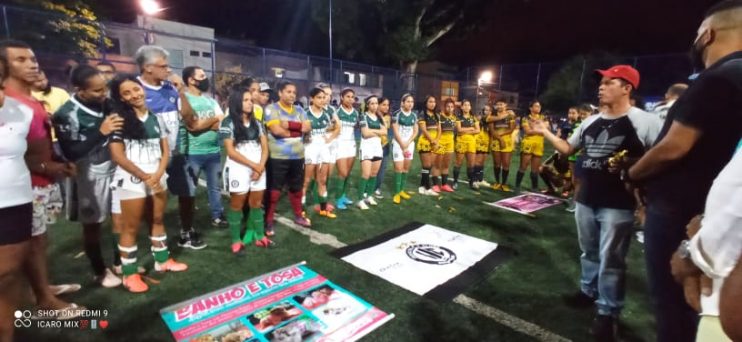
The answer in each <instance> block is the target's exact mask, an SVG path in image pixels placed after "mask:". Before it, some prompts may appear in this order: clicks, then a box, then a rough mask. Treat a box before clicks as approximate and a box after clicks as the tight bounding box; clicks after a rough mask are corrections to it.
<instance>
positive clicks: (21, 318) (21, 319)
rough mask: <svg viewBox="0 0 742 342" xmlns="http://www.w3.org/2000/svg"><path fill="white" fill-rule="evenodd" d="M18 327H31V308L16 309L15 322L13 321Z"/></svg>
mask: <svg viewBox="0 0 742 342" xmlns="http://www.w3.org/2000/svg"><path fill="white" fill-rule="evenodd" d="M13 324H14V325H15V327H16V328H29V327H31V310H23V311H21V310H16V311H15V322H13Z"/></svg>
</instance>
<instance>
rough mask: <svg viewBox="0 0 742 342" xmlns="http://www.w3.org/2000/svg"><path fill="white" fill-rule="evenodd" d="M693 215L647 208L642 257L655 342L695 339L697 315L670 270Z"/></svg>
mask: <svg viewBox="0 0 742 342" xmlns="http://www.w3.org/2000/svg"><path fill="white" fill-rule="evenodd" d="M650 203H651V202H650ZM693 216H694V214H692V213H680V212H677V211H674V212H673V211H670V210H662V208H656V207H654V208H653V207H652V205H650V206H649V207H648V208H647V215H646V221H645V224H644V257H645V258H646V263H647V279H648V281H649V292H650V294H651V296H652V300H653V305H654V315H655V319H656V321H657V341H658V342H684V341H688V342H691V341H695V339H696V330H697V327H698V313H697V312H695V311H694V310H693V309H692V308H691V307H690V306H689V305H688V304H687V303H686V302H685V296H684V295H683V287H682V286H681V285H680V284H678V283H676V282H675V279H673V277H672V274H671V269H670V259H671V258H672V255H673V253H675V251H676V250H677V248H678V246H679V245H680V242H681V241H683V240H685V239H686V238H687V235H686V232H685V226H686V225H687V224H688V221H690V219H691V218H692V217H693Z"/></svg>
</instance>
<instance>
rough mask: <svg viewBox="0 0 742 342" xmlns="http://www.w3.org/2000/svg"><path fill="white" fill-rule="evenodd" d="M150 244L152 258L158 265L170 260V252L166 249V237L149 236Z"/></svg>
mask: <svg viewBox="0 0 742 342" xmlns="http://www.w3.org/2000/svg"><path fill="white" fill-rule="evenodd" d="M149 239H150V241H151V242H152V256H153V257H154V259H155V261H156V262H158V263H164V262H166V261H167V259H168V258H170V251H168V249H167V236H166V235H160V236H150V237H149Z"/></svg>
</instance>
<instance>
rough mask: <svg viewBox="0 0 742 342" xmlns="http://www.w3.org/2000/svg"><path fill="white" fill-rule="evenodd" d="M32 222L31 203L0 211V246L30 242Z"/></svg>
mask: <svg viewBox="0 0 742 342" xmlns="http://www.w3.org/2000/svg"><path fill="white" fill-rule="evenodd" d="M32 220H33V205H32V204H31V202H28V203H26V204H21V205H16V206H13V207H7V208H2V209H0V222H2V224H0V246H3V245H12V244H16V243H21V242H24V241H28V240H30V239H31V222H32Z"/></svg>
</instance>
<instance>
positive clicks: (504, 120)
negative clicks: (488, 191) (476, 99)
mask: <svg viewBox="0 0 742 342" xmlns="http://www.w3.org/2000/svg"><path fill="white" fill-rule="evenodd" d="M495 110H496V111H497V113H495V114H493V115H492V116H491V117H490V119H487V124H488V125H490V137H491V138H490V141H491V142H492V146H491V147H492V159H493V160H494V162H495V184H493V185H492V189H493V190H502V191H505V192H511V191H512V190H510V187H509V186H508V176H509V175H510V160H511V159H512V154H513V148H514V147H515V144H514V143H513V131H515V113H513V112H512V111H510V110H508V105H507V104H506V103H505V101H502V100H500V101H497V102H495Z"/></svg>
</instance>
